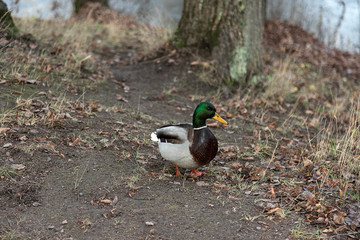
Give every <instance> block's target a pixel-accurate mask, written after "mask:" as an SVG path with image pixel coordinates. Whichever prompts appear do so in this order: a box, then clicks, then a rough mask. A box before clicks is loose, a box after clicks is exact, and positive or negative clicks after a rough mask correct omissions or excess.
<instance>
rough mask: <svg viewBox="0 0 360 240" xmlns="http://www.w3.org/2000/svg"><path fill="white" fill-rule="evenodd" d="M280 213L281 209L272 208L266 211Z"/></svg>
mask: <svg viewBox="0 0 360 240" xmlns="http://www.w3.org/2000/svg"><path fill="white" fill-rule="evenodd" d="M281 211H282V209H281V208H278V207H277V208H273V209H270V210H269V211H268V213H274V212H275V213H277V214H278V213H281Z"/></svg>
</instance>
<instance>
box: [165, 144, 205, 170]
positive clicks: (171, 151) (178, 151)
mask: <svg viewBox="0 0 360 240" xmlns="http://www.w3.org/2000/svg"><path fill="white" fill-rule="evenodd" d="M159 149H160V154H161V156H162V157H163V158H165V159H166V160H168V161H170V162H172V163H174V164H176V165H178V166H179V167H182V168H197V167H199V165H198V164H197V163H196V162H195V161H194V160H193V158H192V155H191V154H190V149H189V142H188V141H186V142H184V143H182V144H172V143H163V142H159Z"/></svg>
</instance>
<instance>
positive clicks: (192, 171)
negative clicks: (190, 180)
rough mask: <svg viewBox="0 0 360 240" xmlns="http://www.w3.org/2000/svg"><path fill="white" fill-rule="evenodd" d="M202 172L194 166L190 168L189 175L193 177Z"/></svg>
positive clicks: (198, 175)
mask: <svg viewBox="0 0 360 240" xmlns="http://www.w3.org/2000/svg"><path fill="white" fill-rule="evenodd" d="M202 174H203V172H200V171H198V170H196V169H195V168H193V169H191V173H190V175H191V176H193V177H200V176H201V175H202Z"/></svg>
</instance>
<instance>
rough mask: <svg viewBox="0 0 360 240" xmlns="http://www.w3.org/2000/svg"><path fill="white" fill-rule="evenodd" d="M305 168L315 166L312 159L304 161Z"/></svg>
mask: <svg viewBox="0 0 360 240" xmlns="http://www.w3.org/2000/svg"><path fill="white" fill-rule="evenodd" d="M303 163H304V167H308V166H312V165H313V162H312V161H311V160H310V159H307V158H306V159H305V160H304V162H303Z"/></svg>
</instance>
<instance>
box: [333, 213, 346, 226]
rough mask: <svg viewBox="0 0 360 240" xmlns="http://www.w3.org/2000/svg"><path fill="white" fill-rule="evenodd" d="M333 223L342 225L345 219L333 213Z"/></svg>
mask: <svg viewBox="0 0 360 240" xmlns="http://www.w3.org/2000/svg"><path fill="white" fill-rule="evenodd" d="M333 220H334V223H335V224H338V225H342V224H344V223H345V219H344V217H343V216H341V215H338V214H335V215H334V217H333Z"/></svg>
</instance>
